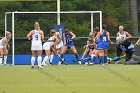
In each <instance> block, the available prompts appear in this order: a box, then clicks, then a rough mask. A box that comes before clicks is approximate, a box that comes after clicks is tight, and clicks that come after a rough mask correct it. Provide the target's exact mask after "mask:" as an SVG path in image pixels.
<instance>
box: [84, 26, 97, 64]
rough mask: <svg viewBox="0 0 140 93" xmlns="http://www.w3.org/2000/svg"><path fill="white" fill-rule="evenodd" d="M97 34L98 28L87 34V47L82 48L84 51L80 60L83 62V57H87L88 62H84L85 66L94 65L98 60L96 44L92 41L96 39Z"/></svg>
mask: <svg viewBox="0 0 140 93" xmlns="http://www.w3.org/2000/svg"><path fill="white" fill-rule="evenodd" d="M98 32H99V27H96V28H94V31H93V32H90V33H89V38H88V40H87V45H85V46H84V47H85V51H84V53H83V56H82V58H81V60H83V59H84V57H85V55H88V57H89V60H88V62H85V65H87V64H93V63H95V60H96V59H98V54H97V51H96V42H94V41H93V39H94V38H95V37H96V35H97V33H98Z"/></svg>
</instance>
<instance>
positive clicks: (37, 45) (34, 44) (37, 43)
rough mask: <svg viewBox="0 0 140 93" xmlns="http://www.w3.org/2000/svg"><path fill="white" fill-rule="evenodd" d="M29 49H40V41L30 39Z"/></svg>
mask: <svg viewBox="0 0 140 93" xmlns="http://www.w3.org/2000/svg"><path fill="white" fill-rule="evenodd" d="M31 50H42V42H41V41H32V45H31Z"/></svg>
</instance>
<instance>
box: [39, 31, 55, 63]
mask: <svg viewBox="0 0 140 93" xmlns="http://www.w3.org/2000/svg"><path fill="white" fill-rule="evenodd" d="M50 35H51V37H50V38H49V39H48V40H47V41H46V42H45V43H44V44H43V50H45V54H46V56H45V57H44V59H43V62H42V65H45V64H46V63H47V64H49V57H50V55H51V54H52V51H51V47H53V46H54V43H55V41H56V37H55V30H54V29H52V30H51V31H50Z"/></svg>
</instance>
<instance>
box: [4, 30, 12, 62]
mask: <svg viewBox="0 0 140 93" xmlns="http://www.w3.org/2000/svg"><path fill="white" fill-rule="evenodd" d="M6 38H7V42H9V41H10V38H11V33H10V32H9V31H6ZM7 48H10V45H9V44H8V45H6V46H5V48H4V51H3V55H4V64H7V54H8V49H7Z"/></svg>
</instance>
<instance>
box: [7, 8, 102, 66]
mask: <svg viewBox="0 0 140 93" xmlns="http://www.w3.org/2000/svg"><path fill="white" fill-rule="evenodd" d="M43 13H44V14H57V15H58V14H80V13H82V14H86V13H88V14H91V28H90V29H91V31H93V26H94V25H93V19H94V18H93V15H94V14H95V13H99V14H100V31H102V11H57V12H54V11H53V12H18V11H16V12H6V13H5V32H6V31H7V15H8V14H12V65H14V64H15V57H14V55H15V49H14V46H15V45H14V32H15V31H14V30H15V28H14V27H15V22H14V18H15V14H43ZM57 24H58V25H60V24H61V16H60V15H59V16H57Z"/></svg>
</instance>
